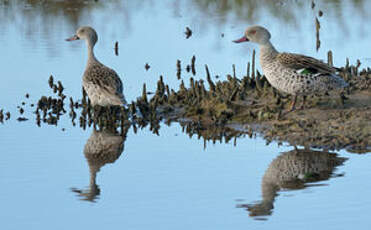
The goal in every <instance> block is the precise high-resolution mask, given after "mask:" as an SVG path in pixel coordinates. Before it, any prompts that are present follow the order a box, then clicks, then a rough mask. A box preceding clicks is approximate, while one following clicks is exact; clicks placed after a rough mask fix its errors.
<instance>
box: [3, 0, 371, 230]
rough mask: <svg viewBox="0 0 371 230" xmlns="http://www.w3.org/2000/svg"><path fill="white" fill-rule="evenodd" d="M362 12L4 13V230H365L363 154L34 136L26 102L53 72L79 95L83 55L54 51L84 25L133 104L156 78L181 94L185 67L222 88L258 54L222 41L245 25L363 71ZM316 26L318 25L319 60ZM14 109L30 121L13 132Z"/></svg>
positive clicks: (259, 144) (274, 7)
mask: <svg viewBox="0 0 371 230" xmlns="http://www.w3.org/2000/svg"><path fill="white" fill-rule="evenodd" d="M370 4H371V2H370V1H316V6H315V8H314V9H312V8H311V4H310V1H290V0H287V1H268V0H266V1H207V0H206V1H197V0H192V1H181V0H179V1H161V3H160V2H158V1H134V0H133V1H119V0H112V1H97V2H96V1H32V0H29V1H25V0H15V1H5V0H3V1H0V19H1V20H0V42H1V43H2V48H1V49H2V55H0V61H1V63H2V79H3V83H2V84H0V109H4V110H5V111H10V112H11V114H12V115H11V119H10V120H9V121H5V122H4V124H0V152H1V153H2V154H1V156H2V157H3V160H1V162H0V183H1V187H2V189H1V190H0V200H1V203H2V208H1V209H0V219H1V223H0V227H1V229H23V228H28V229H49V228H53V229H66V228H73V229H75V228H89V229H99V228H103V227H105V228H106V227H111V228H127V229H149V228H152V229H153V228H155V229H246V228H251V229H271V228H272V227H276V228H277V227H278V228H301V229H313V228H317V229H339V228H350V227H357V228H358V229H365V228H366V226H368V221H367V220H368V215H367V214H368V210H369V208H370V207H371V202H370V199H369V197H368V192H369V191H370V189H371V186H370V184H369V183H367V179H368V178H369V177H370V171H369V170H368V169H369V165H370V161H371V159H370V156H369V155H368V154H363V155H357V154H352V153H348V152H346V151H344V150H342V151H338V152H336V153H334V152H328V151H326V150H311V151H310V150H303V147H300V146H298V147H297V148H298V149H295V147H294V146H287V145H285V144H283V145H278V144H277V143H271V144H269V145H266V142H265V140H263V139H262V138H261V137H259V136H256V137H253V138H249V137H248V135H242V136H238V137H237V138H236V140H235V141H234V140H230V141H228V143H226V141H225V138H223V140H222V141H216V142H215V143H213V142H212V141H210V140H208V141H206V140H205V138H204V137H202V136H201V137H200V138H198V137H197V135H196V134H195V135H193V136H192V137H190V135H189V134H187V133H186V132H183V131H182V126H184V124H178V123H172V124H171V125H170V126H168V125H165V124H162V125H161V128H160V130H159V135H156V134H154V133H152V132H151V131H150V130H149V128H148V127H146V128H144V129H139V130H138V131H137V132H136V133H135V132H134V130H133V128H130V129H129V130H128V131H127V134H126V136H125V137H120V136H118V135H117V134H115V133H97V132H96V131H93V129H91V128H90V129H87V130H83V129H81V128H79V127H77V126H76V127H73V126H72V124H71V121H70V120H69V119H68V117H67V116H65V117H64V118H63V119H62V120H61V121H60V123H59V124H58V126H48V125H45V124H42V126H41V127H37V126H36V125H35V115H34V114H33V113H32V111H34V108H32V107H30V104H31V103H36V102H37V100H38V99H39V97H40V96H41V95H51V94H52V92H51V90H50V89H49V87H48V84H47V80H48V78H49V76H50V75H51V74H52V75H53V76H54V78H55V79H56V80H60V81H62V82H63V85H64V86H65V91H64V93H65V94H66V95H68V96H72V97H74V98H80V97H81V96H80V95H81V75H82V73H83V70H84V67H85V61H86V48H85V44H83V42H75V43H67V42H65V41H64V39H65V38H67V37H69V36H71V35H72V34H73V33H74V32H75V30H76V29H77V28H78V27H79V26H80V25H91V26H93V27H94V28H95V29H96V30H97V32H98V34H99V42H98V43H97V46H96V55H97V57H98V58H99V60H101V61H102V62H103V63H105V64H107V65H109V66H110V67H112V68H114V69H115V70H116V71H117V72H118V73H119V75H120V76H121V78H122V80H123V82H124V85H125V96H126V97H127V99H129V101H131V100H135V99H136V97H138V96H140V95H141V90H142V84H143V83H146V84H147V88H148V90H149V91H151V90H154V89H155V87H156V82H157V80H158V79H159V76H160V75H163V77H164V80H165V81H166V82H167V83H168V84H169V85H170V86H171V87H174V88H176V87H178V85H179V83H180V82H179V80H177V78H176V61H177V60H178V59H179V60H181V63H182V67H183V71H182V78H183V79H186V80H187V79H188V78H189V77H190V76H191V73H187V72H186V71H185V66H186V65H187V64H190V62H191V58H192V56H193V55H195V56H196V71H197V74H196V76H195V77H196V78H204V77H205V71H204V65H205V64H208V66H209V68H210V70H211V73H212V75H213V76H215V75H218V76H220V78H219V79H225V76H226V74H229V73H231V71H232V64H235V65H236V72H237V75H238V76H241V75H242V74H244V73H245V72H246V63H247V62H248V61H249V60H250V59H251V53H252V51H253V49H256V48H257V47H256V46H255V45H253V44H244V45H236V44H234V43H232V42H231V41H232V40H233V39H236V38H239V37H240V36H241V35H242V33H243V31H244V30H245V28H246V27H247V26H248V25H251V24H261V25H264V26H266V27H267V28H269V29H270V31H271V33H272V36H273V37H272V42H273V43H274V44H275V45H276V47H277V49H279V50H284V51H292V52H299V53H305V54H307V55H311V56H314V57H317V58H321V59H326V55H327V54H326V53H327V51H328V50H332V51H333V52H334V62H335V65H338V66H341V65H344V63H345V59H346V57H348V58H349V59H350V61H351V63H355V62H356V60H357V59H360V60H361V62H362V66H364V67H365V66H368V64H369V50H371V47H370V46H371V45H370V43H369V41H370V38H371V34H370V32H369V30H368V29H367V24H366V23H365V21H367V20H369V19H370V16H371V15H370V13H369V12H368V11H367V10H366V9H368V8H369V7H370ZM319 10H321V11H323V16H322V17H319V16H318V11H319ZM315 17H318V19H319V21H320V23H321V29H320V38H321V47H320V49H319V51H318V52H317V51H316V43H315V36H316V35H315ZM349 18H351V20H349ZM187 26H188V27H189V28H191V30H192V31H193V33H192V36H191V37H190V38H189V39H186V36H185V34H184V32H185V28H186V27H187ZM116 41H118V43H119V55H118V56H116V55H115V53H114V44H115V42H116ZM146 63H148V64H149V65H150V66H151V68H150V69H149V70H148V71H146V70H145V68H144V65H145V64H146ZM186 82H187V81H186ZM26 93H29V94H30V98H25V94H26ZM22 102H25V105H23V106H22V105H21V103H22ZM17 106H22V107H23V108H24V109H25V111H26V112H25V114H24V116H25V117H27V118H29V119H30V120H28V121H25V122H18V121H17V120H16V118H17V117H18V116H19V112H18V109H17ZM62 129H64V130H65V131H62ZM205 142H206V148H205ZM234 142H235V143H234ZM107 143H109V144H108V147H107ZM89 146H90V147H89ZM91 146H95V148H92V147H91ZM303 152H304V156H302V154H303ZM286 158H287V159H289V160H285V159H286ZM277 162H281V163H277ZM290 162H296V163H294V165H299V169H295V167H294V166H290V165H291V163H290ZM277 164H278V165H288V166H290V167H287V168H285V167H284V168H280V167H278V166H277V167H276V166H275V165H277ZM310 167H314V168H315V170H306V169H307V168H310ZM293 169H295V170H293ZM267 178H268V179H267ZM269 178H270V179H271V180H270V179H269ZM272 180H273V181H277V183H276V184H275V183H272ZM259 220H265V221H259Z"/></svg>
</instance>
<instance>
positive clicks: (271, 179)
mask: <svg viewBox="0 0 371 230" xmlns="http://www.w3.org/2000/svg"><path fill="white" fill-rule="evenodd" d="M346 160H347V158H343V157H338V155H337V154H336V153H330V152H325V151H312V150H309V149H296V148H295V149H294V150H292V151H289V152H284V153H283V154H281V155H279V156H278V157H277V158H276V159H274V160H273V161H272V163H271V164H270V165H269V167H268V169H267V170H266V171H265V173H264V176H263V180H262V185H261V191H262V197H263V200H262V201H259V202H257V203H254V204H241V205H238V206H237V207H239V208H245V209H246V210H247V211H248V212H249V215H250V216H253V217H261V216H268V215H271V214H272V210H273V208H274V205H273V204H274V200H275V197H276V196H277V195H278V192H279V191H280V190H298V189H305V188H307V187H310V186H320V185H319V184H309V183H313V182H319V181H325V180H328V179H330V177H340V176H342V174H334V171H335V169H336V167H337V166H340V165H342V164H343V163H344V161H346ZM257 219H259V218H257Z"/></svg>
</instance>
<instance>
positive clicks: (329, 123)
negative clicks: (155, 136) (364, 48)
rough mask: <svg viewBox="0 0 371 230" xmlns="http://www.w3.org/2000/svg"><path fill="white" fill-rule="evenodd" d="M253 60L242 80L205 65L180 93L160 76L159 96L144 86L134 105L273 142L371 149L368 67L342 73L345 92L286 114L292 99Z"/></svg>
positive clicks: (317, 98) (314, 99)
mask: <svg viewBox="0 0 371 230" xmlns="http://www.w3.org/2000/svg"><path fill="white" fill-rule="evenodd" d="M329 57H331V55H329ZM329 62H330V63H331V60H329ZM254 63H255V61H254V57H253V60H252V64H248V66H247V72H246V76H244V77H242V78H241V77H239V78H237V77H236V76H235V74H232V75H228V76H227V80H223V81H220V80H219V81H215V79H214V80H213V79H212V77H211V75H210V71H209V69H208V67H207V66H205V72H206V77H205V80H198V81H197V80H194V79H193V78H192V77H190V78H189V86H188V87H186V86H185V83H184V79H183V80H181V83H180V86H179V90H177V91H174V90H169V87H168V86H167V85H166V84H165V83H164V81H163V79H162V77H160V80H159V81H158V86H157V91H156V93H155V95H154V96H153V97H152V98H151V99H150V100H148V98H147V92H146V90H145V88H146V87H145V86H144V88H143V96H142V97H141V98H139V99H138V100H137V101H136V103H135V104H136V106H137V108H139V110H140V111H141V113H142V114H143V118H144V119H147V118H148V116H147V115H148V114H152V112H151V111H154V110H156V114H157V115H161V116H160V117H161V118H164V117H165V118H171V120H173V121H177V120H178V121H182V120H184V119H187V120H188V121H192V123H194V124H197V126H198V127H200V129H201V130H207V129H213V128H212V127H215V126H217V127H228V128H229V129H231V128H232V129H236V130H238V131H239V132H240V133H248V134H251V133H258V134H260V135H262V136H263V137H264V138H265V139H266V140H267V141H268V142H270V141H279V142H288V143H289V144H291V145H302V146H307V147H315V148H324V149H343V148H346V149H348V150H349V151H353V152H368V151H371V149H370V142H371V119H370V118H371V70H370V69H369V68H367V69H363V70H361V71H360V70H359V66H360V63H359V62H358V63H357V64H356V65H355V66H351V65H349V64H348V63H347V64H346V66H344V67H342V71H341V76H342V77H343V78H344V79H345V80H346V81H347V82H348V83H349V84H350V87H349V88H348V89H347V90H346V91H344V92H343V93H342V94H333V93H331V92H324V95H314V96H311V97H309V98H308V99H307V103H306V108H304V109H302V110H296V111H294V112H291V113H288V114H285V111H286V110H287V109H288V107H289V104H290V101H291V97H290V96H289V95H283V94H282V93H279V92H277V91H276V90H275V89H274V88H272V87H271V86H270V84H269V83H268V81H267V80H266V79H265V77H264V76H262V75H260V73H259V72H258V71H255V65H254ZM299 102H300V101H299ZM150 116H152V117H153V114H152V115H150ZM157 119H159V118H157Z"/></svg>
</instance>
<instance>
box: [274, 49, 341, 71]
mask: <svg viewBox="0 0 371 230" xmlns="http://www.w3.org/2000/svg"><path fill="white" fill-rule="evenodd" d="M277 60H278V61H279V62H280V63H281V64H282V65H284V66H285V67H287V68H292V69H294V70H295V71H297V72H299V73H311V74H316V73H319V74H332V73H335V72H337V71H339V69H338V68H336V67H331V66H329V65H328V64H326V63H324V62H323V61H320V60H318V59H315V58H312V57H308V56H305V55H301V54H293V53H280V54H278V56H277Z"/></svg>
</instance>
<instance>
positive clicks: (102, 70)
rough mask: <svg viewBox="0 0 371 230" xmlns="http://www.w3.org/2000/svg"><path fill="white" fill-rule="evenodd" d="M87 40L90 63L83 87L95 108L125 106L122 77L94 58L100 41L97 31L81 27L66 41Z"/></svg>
mask: <svg viewBox="0 0 371 230" xmlns="http://www.w3.org/2000/svg"><path fill="white" fill-rule="evenodd" d="M80 39H81V40H85V41H86V44H87V46H88V62H87V64H86V69H85V72H84V76H83V78H82V86H83V87H84V90H85V91H86V93H87V95H88V97H89V99H90V102H91V104H92V105H93V106H95V105H99V106H114V105H117V106H120V105H125V104H126V100H125V97H124V95H123V92H122V91H123V87H122V82H121V79H120V77H119V76H118V75H117V73H116V72H115V71H114V70H113V69H110V68H108V67H107V66H105V65H103V64H102V63H100V62H99V61H98V60H97V58H96V57H95V56H94V45H95V43H96V42H97V41H98V35H97V32H95V30H94V29H93V28H91V27H89V26H83V27H80V28H79V29H78V30H77V32H76V35H74V36H72V37H71V38H68V39H66V41H75V40H80Z"/></svg>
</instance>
